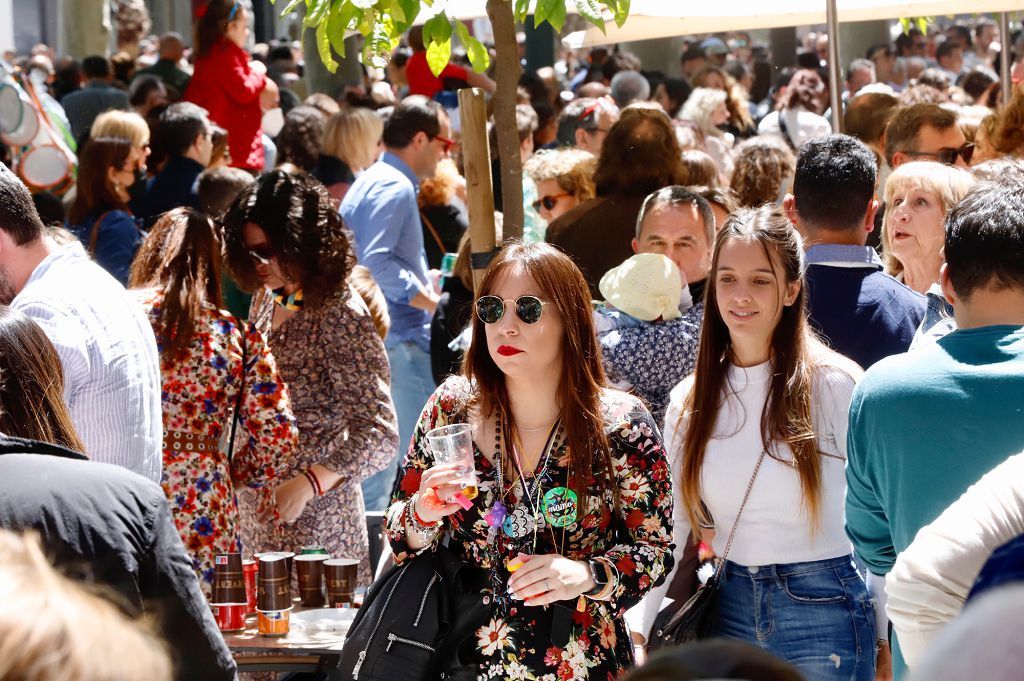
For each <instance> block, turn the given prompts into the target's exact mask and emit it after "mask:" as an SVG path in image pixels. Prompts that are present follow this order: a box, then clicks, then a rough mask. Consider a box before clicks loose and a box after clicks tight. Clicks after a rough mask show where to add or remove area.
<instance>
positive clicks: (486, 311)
mask: <svg viewBox="0 0 1024 681" xmlns="http://www.w3.org/2000/svg"><path fill="white" fill-rule="evenodd" d="M505 303H515V304H516V315H517V316H518V317H519V319H521V320H522V321H523V323H524V324H536V323H537V322H539V321H540V315H541V313H542V312H543V311H544V306H545V305H550V304H551V303H545V302H544V301H542V300H541V299H540V298H538V297H537V296H519V297H518V298H516V299H515V300H502V299H501V298H499V297H498V296H480V297H479V298H477V299H476V316H477V317H479V318H480V321H482V322H483V323H484V324H497V323H498V322H500V321H501V318H502V317H504V316H505Z"/></svg>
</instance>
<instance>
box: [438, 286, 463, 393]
mask: <svg viewBox="0 0 1024 681" xmlns="http://www.w3.org/2000/svg"><path fill="white" fill-rule="evenodd" d="M472 315H473V292H472V291H470V290H469V289H468V288H466V287H465V286H463V285H462V281H461V280H460V279H459V278H458V277H448V278H447V279H446V280H445V282H444V293H442V294H441V300H440V301H439V302H438V303H437V309H436V310H434V318H433V319H431V320H430V371H431V373H432V374H433V375H434V382H435V383H437V384H438V385H441V383H443V382H444V379H445V378H447V377H448V376H450V375H451V374H457V373H459V371H460V368H461V366H462V351H461V350H458V351H453V350H451V349H449V347H448V344H449V343H451V342H452V341H453V340H455V338H456V337H457V336H458V335H459V334H461V333H462V330H463V329H465V328H466V325H467V324H469V322H470V320H471V319H472Z"/></svg>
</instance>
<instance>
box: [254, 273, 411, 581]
mask: <svg viewBox="0 0 1024 681" xmlns="http://www.w3.org/2000/svg"><path fill="white" fill-rule="evenodd" d="M274 305H275V303H274V301H273V299H272V297H271V296H269V295H266V292H265V291H263V292H260V293H257V295H256V296H255V297H254V298H253V302H252V309H251V314H250V316H249V318H250V319H251V320H253V323H254V324H256V325H257V327H259V328H260V329H261V330H265V331H266V332H267V333H268V338H269V340H270V347H271V348H272V349H273V351H274V356H275V357H276V358H277V361H278V365H279V366H280V368H281V376H282V377H284V379H285V381H287V383H288V389H289V391H290V393H291V397H292V408H293V409H294V410H295V418H296V419H297V420H298V426H299V434H300V439H299V446H298V448H297V449H296V453H295V457H294V459H293V461H292V462H291V465H290V466H289V470H288V471H286V472H281V473H280V478H281V479H282V480H284V479H288V478H291V477H293V476H295V475H296V474H298V473H300V472H301V471H303V470H305V469H306V468H309V467H310V466H312V465H313V464H320V465H322V466H325V467H326V468H328V469H330V470H331V471H333V472H335V473H338V474H339V475H341V482H340V483H339V484H338V485H337V486H335V488H334V489H332V490H329V491H327V493H326V494H324V495H323V496H320V497H315V498H313V499H312V500H310V501H309V503H307V504H306V508H305V510H303V512H302V514H301V515H300V516H299V517H298V519H297V520H296V521H295V522H293V523H288V524H283V523H275V524H273V525H268V524H261V523H259V522H257V520H256V517H255V516H254V515H253V514H247V516H246V517H244V518H243V529H242V536H243V538H245V539H247V540H248V541H249V542H250V543H252V544H253V545H254V548H255V550H257V551H272V550H288V551H295V552H298V551H299V550H300V549H301V547H302V546H304V545H307V544H319V545H322V546H323V547H324V548H326V549H327V551H328V552H330V553H331V554H332V555H333V556H335V557H337V558H355V559H357V560H359V581H360V583H361V584H363V585H369V583H370V581H371V574H372V572H371V570H370V558H369V553H370V547H369V538H368V536H367V534H366V520H365V511H364V508H363V493H362V490H361V489H360V484H361V483H362V481H363V480H365V479H366V478H368V477H370V476H371V475H373V474H374V473H376V472H377V471H379V470H382V469H383V468H384V467H385V466H387V464H388V463H389V462H390V461H391V459H392V457H393V456H394V452H395V450H396V449H397V448H398V423H397V419H396V416H395V408H394V405H393V404H392V402H391V388H390V382H391V372H390V369H389V368H388V357H387V353H386V352H385V350H384V343H383V341H382V340H381V338H380V336H379V335H378V333H377V329H376V327H375V326H374V325H373V319H372V317H371V316H370V312H369V310H368V309H367V308H366V304H365V303H364V302H363V299H362V298H360V297H359V294H357V293H356V292H355V291H354V290H352V288H351V287H349V288H348V289H346V290H345V291H344V292H343V293H339V294H337V295H334V296H332V297H330V298H328V299H327V301H325V302H324V304H323V305H322V306H320V307H317V308H310V307H304V308H302V309H300V310H298V311H297V312H295V314H293V315H292V316H291V317H290V318H288V319H287V320H285V321H284V322H283V323H282V324H281V325H280V326H279V327H278V328H277V329H275V330H271V321H272V319H273V312H274ZM240 503H242V505H243V508H247V507H249V505H250V504H252V503H253V502H252V500H251V494H250V493H248V492H246V493H245V494H244V495H242V498H241V499H240Z"/></svg>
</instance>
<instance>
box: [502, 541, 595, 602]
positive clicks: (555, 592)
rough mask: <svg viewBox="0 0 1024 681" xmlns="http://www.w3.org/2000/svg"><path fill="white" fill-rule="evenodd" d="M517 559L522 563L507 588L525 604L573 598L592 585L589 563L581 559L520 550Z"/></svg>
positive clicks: (589, 588) (592, 586) (588, 589)
mask: <svg viewBox="0 0 1024 681" xmlns="http://www.w3.org/2000/svg"><path fill="white" fill-rule="evenodd" d="M517 559H518V560H519V561H520V562H522V563H523V566H522V567H520V568H519V569H518V570H516V571H515V572H514V573H513V574H512V579H510V580H509V591H510V593H511V594H512V596H513V597H514V598H516V599H517V600H522V601H523V603H524V604H525V605H550V604H551V603H554V602H555V601H564V600H569V599H572V598H576V597H577V596H579V595H580V594H582V593H583V592H585V591H590V590H591V589H592V588H594V580H593V579H591V577H590V567H589V566H588V565H587V564H586V563H585V562H583V561H580V560H569V559H568V558H566V557H564V556H560V555H558V554H551V553H549V554H545V555H541V556H531V555H527V554H523V553H521V554H519V556H518V558H517ZM514 560H516V559H514Z"/></svg>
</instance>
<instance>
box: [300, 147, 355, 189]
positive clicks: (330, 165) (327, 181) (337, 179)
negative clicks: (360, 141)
mask: <svg viewBox="0 0 1024 681" xmlns="http://www.w3.org/2000/svg"><path fill="white" fill-rule="evenodd" d="M310 174H311V175H312V176H313V177H315V178H316V179H318V180H320V182H321V183H323V185H324V186H325V187H330V186H331V185H332V184H339V183H341V182H344V183H346V184H352V183H353V182H355V181H356V176H355V175H354V174H353V173H352V169H351V168H349V167H348V164H347V163H345V162H344V161H342V160H341V159H340V158H338V157H336V156H328V155H326V154H320V155H319V156H318V157H317V159H316V165H315V166H314V167H313V170H312V171H311V172H310Z"/></svg>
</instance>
